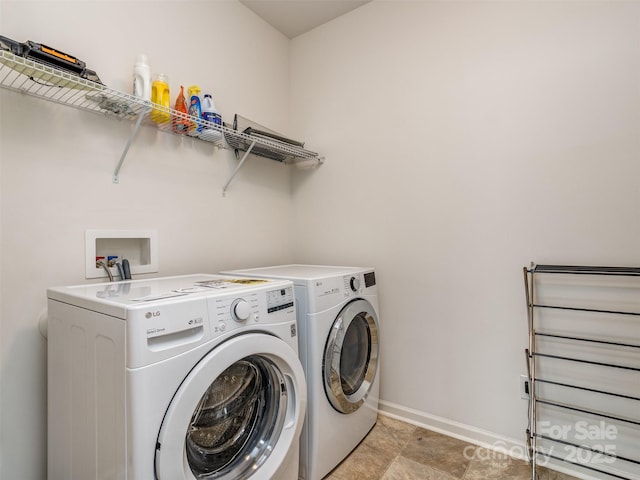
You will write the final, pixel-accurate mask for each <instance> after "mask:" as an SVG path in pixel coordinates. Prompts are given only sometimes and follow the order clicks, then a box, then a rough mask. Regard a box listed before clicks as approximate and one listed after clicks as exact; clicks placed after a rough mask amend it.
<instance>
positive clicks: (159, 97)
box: [151, 73, 171, 123]
mask: <svg viewBox="0 0 640 480" xmlns="http://www.w3.org/2000/svg"><path fill="white" fill-rule="evenodd" d="M151 101H152V102H153V103H155V104H157V105H160V106H161V107H164V108H153V109H152V110H151V120H153V121H154V122H156V123H169V121H171V114H170V113H169V108H170V103H171V97H170V96H169V77H167V76H166V75H165V74H163V73H161V74H159V75H158V76H157V77H156V79H155V80H154V81H153V83H152V84H151Z"/></svg>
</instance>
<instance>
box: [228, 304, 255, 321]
mask: <svg viewBox="0 0 640 480" xmlns="http://www.w3.org/2000/svg"><path fill="white" fill-rule="evenodd" d="M250 316H251V307H250V306H249V303H247V301H246V300H243V299H242V298H239V299H237V300H234V302H233V303H232V304H231V318H233V319H234V320H235V321H236V322H244V321H245V320H247V319H248V318H249V317H250Z"/></svg>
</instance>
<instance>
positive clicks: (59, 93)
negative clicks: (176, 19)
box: [0, 50, 324, 193]
mask: <svg viewBox="0 0 640 480" xmlns="http://www.w3.org/2000/svg"><path fill="white" fill-rule="evenodd" d="M0 87H2V88H5V89H8V90H13V91H15V92H19V93H22V94H26V95H30V96H33V97H37V98H40V99H43V100H47V101H49V102H54V103H58V104H61V105H65V106H68V107H73V108H77V109H79V110H84V111H88V112H92V113H97V114H100V115H105V116H108V117H113V118H115V119H118V120H127V121H131V122H133V128H132V131H131V134H130V135H129V138H128V140H127V143H126V145H125V147H124V149H123V151H122V155H121V157H120V159H119V161H118V163H117V165H116V167H115V169H114V171H113V182H114V183H118V181H119V174H120V169H121V168H122V165H123V163H124V160H125V158H126V156H127V153H128V151H129V147H130V146H131V144H132V143H133V140H134V138H135V136H136V134H137V132H138V129H139V128H140V126H141V125H144V124H146V125H149V126H153V127H155V128H158V129H160V130H161V131H163V132H167V133H171V134H175V135H178V134H176V133H174V132H173V130H172V128H171V122H168V123H164V124H158V123H155V122H153V121H152V120H151V119H150V117H149V113H150V112H151V111H152V110H160V111H162V112H165V113H168V114H169V115H170V116H171V118H172V119H173V118H183V119H184V118H186V119H188V120H192V121H194V122H198V123H199V124H201V125H202V126H203V128H208V129H213V130H217V131H218V132H220V135H219V139H218V140H215V141H213V142H209V141H207V140H202V139H199V138H198V137H189V138H193V139H194V140H195V141H203V142H207V143H212V144H213V145H214V146H216V147H218V148H224V149H234V147H233V146H231V145H229V142H230V143H232V144H234V145H237V144H242V145H245V146H247V148H246V151H244V152H243V156H242V158H241V159H240V161H239V163H238V165H237V167H236V169H235V171H234V172H233V173H232V174H231V176H230V178H229V179H228V181H227V183H226V184H225V185H224V187H223V193H224V192H225V191H226V190H227V188H228V186H229V184H230V183H231V180H233V178H234V177H235V175H236V174H237V173H238V171H239V170H240V168H242V166H243V164H244V162H245V160H246V159H247V157H248V155H249V154H250V153H251V152H252V150H253V149H254V148H255V147H260V150H262V151H265V150H266V151H270V152H273V154H274V156H276V158H279V159H282V160H281V161H282V163H287V164H299V163H303V162H304V163H305V164H308V163H311V164H315V165H320V164H322V163H323V162H324V158H323V157H321V156H319V155H318V154H317V153H316V152H312V151H310V150H306V149H304V148H301V147H298V146H296V145H291V144H288V143H286V142H280V141H278V140H275V139H271V138H265V137H262V136H260V137H256V136H252V135H248V134H245V133H242V132H238V131H236V130H233V129H231V128H228V127H226V126H223V125H218V124H215V123H212V122H207V121H205V120H203V119H198V118H195V117H192V116H190V115H186V114H184V113H181V112H178V111H176V110H174V109H172V108H168V107H164V106H162V105H158V104H155V103H152V102H150V101H148V100H143V99H140V98H138V97H135V96H133V95H130V94H127V93H123V92H119V91H117V90H114V89H112V88H109V87H107V86H105V85H102V84H100V83H96V82H92V81H90V80H86V79H84V78H81V77H79V76H77V75H74V74H71V73H68V72H65V71H62V70H59V69H57V68H53V67H51V66H48V65H45V64H42V63H39V62H35V61H32V60H29V59H26V58H23V57H20V56H16V55H14V54H13V53H11V52H9V51H5V50H0ZM182 136H185V135H182ZM256 150H257V149H256Z"/></svg>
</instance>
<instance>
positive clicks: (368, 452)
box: [326, 443, 397, 480]
mask: <svg viewBox="0 0 640 480" xmlns="http://www.w3.org/2000/svg"><path fill="white" fill-rule="evenodd" d="M396 455H397V452H393V451H387V452H384V451H380V450H379V449H377V448H374V447H372V446H370V445H368V444H367V443H362V444H360V445H359V446H358V448H356V449H355V450H354V451H353V452H352V453H351V455H349V456H348V457H347V458H346V459H345V460H344V461H343V462H342V463H341V464H340V465H338V466H337V467H336V468H335V469H334V470H333V471H332V472H331V473H330V474H329V476H328V477H326V480H359V479H362V480H365V479H366V480H374V479H380V478H382V476H383V475H384V472H386V470H387V468H389V465H391V462H392V461H393V460H394V458H395V456H396Z"/></svg>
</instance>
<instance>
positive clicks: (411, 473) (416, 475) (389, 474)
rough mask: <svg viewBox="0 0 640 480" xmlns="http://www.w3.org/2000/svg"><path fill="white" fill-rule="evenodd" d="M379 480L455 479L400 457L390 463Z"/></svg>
mask: <svg viewBox="0 0 640 480" xmlns="http://www.w3.org/2000/svg"><path fill="white" fill-rule="evenodd" d="M381 480H456V477H452V476H451V475H448V474H446V473H444V472H440V471H438V470H436V469H434V468H432V467H430V466H428V465H424V464H422V463H418V462H414V461H413V460H410V459H408V458H405V457H403V456H402V455H400V456H398V457H397V458H396V459H395V460H394V461H393V462H392V463H391V466H390V467H389V468H388V469H387V471H386V473H385V474H384V475H383V477H382V479H381Z"/></svg>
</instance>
